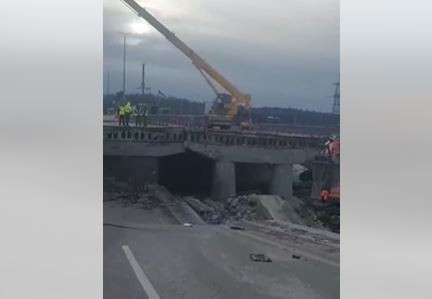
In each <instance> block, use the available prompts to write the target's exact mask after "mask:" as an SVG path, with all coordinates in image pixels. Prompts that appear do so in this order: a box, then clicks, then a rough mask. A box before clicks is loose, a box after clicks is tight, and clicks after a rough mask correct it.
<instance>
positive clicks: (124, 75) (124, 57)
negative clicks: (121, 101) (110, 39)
mask: <svg viewBox="0 0 432 299" xmlns="http://www.w3.org/2000/svg"><path fill="white" fill-rule="evenodd" d="M122 34H123V98H125V97H126V35H127V33H122Z"/></svg>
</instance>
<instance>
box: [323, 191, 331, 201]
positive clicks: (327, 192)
mask: <svg viewBox="0 0 432 299" xmlns="http://www.w3.org/2000/svg"><path fill="white" fill-rule="evenodd" d="M329 195H330V192H329V191H328V190H327V189H322V190H321V201H322V202H327V201H328V199H329Z"/></svg>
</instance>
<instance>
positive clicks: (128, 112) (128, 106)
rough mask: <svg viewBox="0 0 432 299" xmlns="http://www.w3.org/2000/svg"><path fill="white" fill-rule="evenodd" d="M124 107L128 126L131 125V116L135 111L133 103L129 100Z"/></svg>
mask: <svg viewBox="0 0 432 299" xmlns="http://www.w3.org/2000/svg"><path fill="white" fill-rule="evenodd" d="M124 109H125V119H126V126H129V121H130V117H131V114H132V112H133V108H132V105H131V103H130V102H127V103H126V105H125V106H124Z"/></svg>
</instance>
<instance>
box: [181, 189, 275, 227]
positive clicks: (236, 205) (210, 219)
mask: <svg viewBox="0 0 432 299" xmlns="http://www.w3.org/2000/svg"><path fill="white" fill-rule="evenodd" d="M184 200H185V201H186V202H187V203H188V204H189V205H190V206H191V207H192V208H193V209H194V210H195V211H196V212H197V214H198V215H199V216H200V217H201V218H202V219H203V220H204V221H205V222H206V223H209V224H230V223H235V222H238V221H240V220H255V221H258V220H270V219H272V217H271V216H270V214H269V213H268V211H267V210H266V209H265V208H264V207H263V205H262V204H261V203H260V202H259V201H258V200H256V198H254V196H250V195H242V196H237V197H230V198H228V199H227V200H226V201H225V202H218V201H213V200H211V199H208V198H207V199H203V200H199V199H196V198H193V197H191V196H187V197H184Z"/></svg>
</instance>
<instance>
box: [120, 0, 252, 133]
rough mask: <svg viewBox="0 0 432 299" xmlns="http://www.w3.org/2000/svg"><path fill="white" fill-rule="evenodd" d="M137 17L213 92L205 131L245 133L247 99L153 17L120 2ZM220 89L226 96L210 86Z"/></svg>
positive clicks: (134, 5) (129, 0)
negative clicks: (185, 59)
mask: <svg viewBox="0 0 432 299" xmlns="http://www.w3.org/2000/svg"><path fill="white" fill-rule="evenodd" d="M122 1H123V2H124V3H125V4H126V5H127V6H128V7H130V8H131V9H132V10H133V11H134V12H135V13H136V14H137V15H138V16H139V17H141V18H143V19H144V20H146V21H147V22H148V23H149V24H150V25H152V26H153V27H154V28H155V29H156V30H157V31H159V32H160V33H161V34H162V35H163V36H164V37H165V38H166V39H167V40H168V41H170V42H171V43H172V44H173V45H174V46H175V47H176V48H177V49H179V50H180V51H181V52H182V53H183V54H184V55H186V56H187V57H188V58H189V59H190V60H191V61H192V64H193V65H194V66H195V67H196V68H197V70H198V71H199V72H200V73H201V75H202V76H203V77H204V79H205V80H206V82H207V83H208V84H209V85H210V87H211V89H212V90H213V91H214V92H215V94H216V98H215V99H214V101H213V104H212V107H211V109H210V111H209V113H208V122H207V127H208V128H220V129H230V128H232V127H235V126H239V127H240V128H243V129H248V128H250V127H251V125H252V121H251V114H250V110H251V97H250V95H248V94H244V93H242V92H240V91H239V90H238V89H237V88H236V87H235V86H234V85H233V84H232V83H231V82H229V81H228V80H227V79H225V77H224V76H222V75H221V74H220V73H219V72H218V71H217V70H216V69H214V68H213V67H212V66H211V65H210V64H208V63H207V62H206V61H205V60H204V59H203V58H201V57H200V56H199V55H198V54H197V53H196V52H195V51H193V50H192V49H191V48H190V47H189V46H187V45H186V44H185V43H184V42H183V41H182V40H180V39H179V38H178V37H177V36H176V35H175V34H174V33H173V32H171V31H170V30H168V28H166V27H165V26H164V25H163V24H162V23H161V22H159V21H158V20H157V19H156V18H155V17H153V16H152V15H151V14H150V13H149V12H148V11H147V10H146V9H144V8H143V7H141V6H140V5H139V4H138V3H136V2H135V1H134V0H122ZM212 80H213V81H215V82H216V83H217V84H219V85H220V87H222V88H223V89H225V91H226V92H219V91H218V89H217V88H216V85H215V83H214V82H212Z"/></svg>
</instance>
